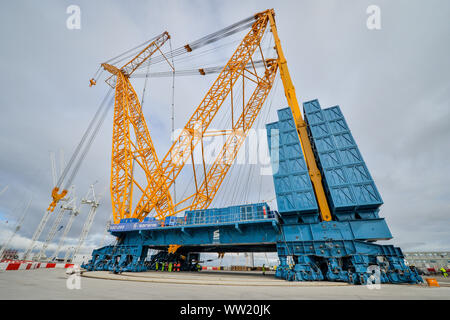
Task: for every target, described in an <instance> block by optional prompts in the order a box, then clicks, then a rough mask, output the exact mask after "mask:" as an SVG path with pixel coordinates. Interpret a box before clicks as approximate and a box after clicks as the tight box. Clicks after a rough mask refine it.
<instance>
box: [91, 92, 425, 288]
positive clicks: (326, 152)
mask: <svg viewBox="0 0 450 320" xmlns="http://www.w3.org/2000/svg"><path fill="white" fill-rule="evenodd" d="M303 111H304V112H303V113H304V118H305V123H306V124H307V130H308V137H309V139H310V142H311V146H312V149H313V152H314V156H315V159H316V161H317V166H318V168H319V170H320V172H321V176H322V182H323V186H324V191H325V195H326V198H327V202H328V203H329V205H330V210H331V214H332V221H328V222H325V221H321V219H320V217H319V208H318V205H317V199H316V197H315V192H314V190H313V186H312V183H311V180H310V173H309V171H308V167H307V165H306V162H305V159H304V157H303V152H302V146H301V144H300V141H299V138H298V133H297V128H296V124H295V122H294V118H293V116H292V112H291V109H290V108H283V109H280V110H278V111H277V113H278V121H277V122H273V123H269V124H267V125H266V128H267V139H268V146H269V150H270V157H271V163H272V169H273V172H274V173H273V179H274V187H275V194H276V199H277V205H278V211H272V210H270V208H269V206H268V205H267V203H255V204H250V205H241V206H231V207H226V208H213V209H204V210H194V211H186V212H184V216H183V217H167V218H166V219H165V220H164V221H156V220H155V219H154V218H151V217H148V218H145V219H144V220H143V221H142V222H139V220H137V219H132V218H128V219H122V220H121V221H120V223H118V224H114V225H111V227H110V232H111V234H112V235H114V236H116V237H117V243H116V244H115V245H113V246H106V247H103V248H99V249H96V250H94V251H93V253H92V260H91V261H89V262H88V263H87V264H85V265H83V266H82V267H83V268H85V269H87V270H109V271H113V272H122V271H131V272H138V271H147V270H165V268H167V266H168V265H169V269H170V266H173V265H176V266H177V268H176V270H186V271H195V270H198V263H199V262H200V261H199V257H200V253H202V252H218V253H223V252H277V253H278V258H279V261H280V264H279V265H278V267H277V269H276V274H275V275H276V277H279V278H282V279H286V280H289V281H317V280H328V281H345V282H349V283H353V284H367V283H418V282H423V280H422V278H421V277H420V276H419V274H418V273H417V271H416V270H415V268H414V267H409V266H407V265H406V264H405V260H404V256H403V253H402V251H401V249H400V248H397V247H394V246H392V245H381V244H378V243H375V242H376V241H380V240H389V239H392V235H391V232H390V231H389V228H388V226H387V224H386V222H385V220H384V218H380V217H379V215H378V212H379V210H380V209H379V207H380V206H381V205H382V204H383V201H382V199H381V196H380V194H379V193H378V190H377V188H376V185H375V182H374V181H373V179H372V177H371V175H370V173H369V170H368V168H367V166H366V164H365V162H364V160H363V158H362V155H361V152H360V151H359V149H358V146H357V145H356V142H355V140H354V139H353V136H352V134H351V132H350V129H349V126H348V124H347V122H346V120H345V118H344V115H343V114H342V112H341V109H340V107H339V106H333V107H330V108H326V109H322V107H321V106H320V104H319V101H318V100H311V101H308V102H305V103H304V104H303ZM170 245H181V247H180V248H179V249H178V250H177V251H176V253H170V254H169V253H168V250H167V249H168V248H169V246H170ZM149 249H158V250H160V251H159V253H158V254H156V255H153V256H152V257H150V259H148V258H147V254H148V250H149Z"/></svg>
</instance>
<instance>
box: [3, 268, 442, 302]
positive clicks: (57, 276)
mask: <svg viewBox="0 0 450 320" xmlns="http://www.w3.org/2000/svg"><path fill="white" fill-rule="evenodd" d="M146 274H147V275H146ZM156 274H158V273H156V272H153V273H152V274H150V272H149V273H142V274H135V275H133V276H130V275H128V274H127V275H125V274H123V275H122V276H126V277H132V278H138V277H143V278H148V279H163V275H164V276H165V278H166V279H168V280H171V279H172V280H173V278H174V277H180V279H178V280H180V281H181V280H183V279H184V280H188V279H190V280H192V279H194V278H197V277H199V278H200V279H198V280H199V281H218V282H219V281H223V282H226V281H234V282H235V281H238V282H241V283H242V285H241V286H238V285H226V284H224V285H210V284H208V285H200V284H195V285H194V284H181V283H173V282H172V283H167V282H166V283H162V282H144V281H117V280H105V279H95V278H87V277H81V278H80V283H81V288H80V289H68V288H67V286H66V281H67V276H66V274H65V270H62V269H37V270H23V271H7V272H2V273H0V299H171V300H172V299H189V300H197V299H213V300H215V299H223V300H227V299H237V300H240V299H242V300H248V299H250V300H251V299H281V300H288V299H358V300H359V299H450V287H440V288H431V287H426V286H419V285H382V286H381V288H380V289H372V290H370V289H368V288H367V287H365V286H351V285H343V286H329V285H323V284H322V285H320V286H311V284H309V286H305V285H298V286H292V285H283V286H282V285H273V286H272V285H271V286H255V285H250V286H249V285H248V282H247V281H252V282H258V283H259V282H264V281H267V282H270V283H273V284H274V283H277V282H278V281H279V280H277V279H273V278H271V277H270V276H266V277H264V278H262V277H263V276H262V275H260V274H259V275H258V274H254V273H253V274H252V273H250V274H242V273H238V274H235V275H233V274H228V273H227V274H225V273H218V272H213V271H212V272H201V273H199V274H196V273H195V274H188V273H184V274H183V273H180V274H176V275H174V274H170V275H168V274H167V273H165V274H163V273H159V275H158V276H157V275H156ZM152 277H153V278H152ZM158 277H161V278H158ZM203 277H204V278H203ZM233 278H235V280H234V279H233Z"/></svg>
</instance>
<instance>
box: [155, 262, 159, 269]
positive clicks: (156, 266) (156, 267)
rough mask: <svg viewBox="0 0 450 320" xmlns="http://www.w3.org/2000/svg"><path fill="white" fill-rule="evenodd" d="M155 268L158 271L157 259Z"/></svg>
mask: <svg viewBox="0 0 450 320" xmlns="http://www.w3.org/2000/svg"><path fill="white" fill-rule="evenodd" d="M155 270H156V271H158V261H156V265H155Z"/></svg>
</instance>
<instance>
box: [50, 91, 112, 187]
mask: <svg viewBox="0 0 450 320" xmlns="http://www.w3.org/2000/svg"><path fill="white" fill-rule="evenodd" d="M111 92H112V89H109V90H108V92H107V94H106V96H105V98H104V99H103V100H102V102H101V104H100V106H99V108H98V109H97V111H96V112H95V115H94V117H93V118H92V120H91V122H90V123H89V125H88V127H87V129H86V131H85V132H84V134H83V137H82V138H81V140H80V142H79V143H78V145H77V147H76V148H75V151H74V152H73V154H72V156H71V158H70V160H69V162H68V163H67V165H66V167H65V168H64V170H63V172H62V174H61V176H60V177H59V179H58V182H57V183H56V187H57V188H61V187H62V186H63V183H64V181H65V178H66V176H67V174H68V173H69V171H70V169H71V168H72V167H73V166H75V167H74V170H73V171H72V173H71V175H70V177H69V179H68V180H67V182H66V183H65V184H64V186H65V187H68V186H70V185H71V183H72V181H73V179H74V177H75V175H76V173H77V172H78V170H79V168H80V165H81V162H82V161H83V159H84V158H85V156H86V153H87V151H88V150H89V148H90V146H91V144H92V142H93V140H94V138H95V137H96V135H97V133H98V130H99V129H100V126H101V125H102V123H103V121H104V119H105V116H106V113H107V111H108V107H107V106H108V105H110V104H111V101H112V98H113V97H111V98H110V99H109V101H108V97H110V95H111ZM107 101H108V102H107ZM105 106H106V107H105ZM96 122H97V124H96ZM94 125H95V128H94ZM93 128H94V130H93V131H92V129H93ZM91 131H92V134H91ZM89 134H91V136H90V137H89ZM88 137H89V140H88V142H87V144H86V145H85V141H86V139H88ZM83 147H84V149H83V151H82V153H81V156H80V158H79V159H78V160H77V161H76V162H75V160H76V158H77V156H78V155H79V154H80V151H81V149H82V148H83Z"/></svg>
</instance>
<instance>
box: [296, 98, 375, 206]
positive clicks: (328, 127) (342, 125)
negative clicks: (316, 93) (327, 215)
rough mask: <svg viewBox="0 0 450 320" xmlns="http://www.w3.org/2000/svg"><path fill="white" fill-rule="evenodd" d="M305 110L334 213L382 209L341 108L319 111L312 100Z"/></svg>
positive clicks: (311, 138) (316, 103)
mask: <svg viewBox="0 0 450 320" xmlns="http://www.w3.org/2000/svg"><path fill="white" fill-rule="evenodd" d="M304 111H305V121H306V122H307V123H308V132H309V135H310V140H311V143H312V145H313V151H314V152H315V157H316V159H317V160H318V162H319V163H318V167H319V169H320V170H321V172H322V176H323V182H324V186H325V187H326V193H327V195H328V197H329V200H330V206H331V209H332V212H333V213H336V212H338V211H345V210H355V209H357V208H363V209H364V208H365V209H370V208H377V207H379V206H380V205H381V204H382V203H383V202H382V200H381V196H380V195H379V193H378V191H377V189H376V186H375V183H374V182H373V179H372V177H371V176H370V173H369V171H368V169H367V167H366V165H365V163H364V160H363V158H362V156H361V154H360V152H359V150H358V147H357V144H356V142H355V140H354V139H353V136H352V134H351V132H350V129H349V127H348V125H347V123H346V121H345V119H344V116H343V114H342V112H341V110H340V108H339V106H334V107H331V108H327V109H323V110H320V105H319V104H318V101H316V100H313V102H309V103H305V104H304ZM319 113H321V116H323V119H324V122H321V121H319V120H318V117H317V114H319Z"/></svg>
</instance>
